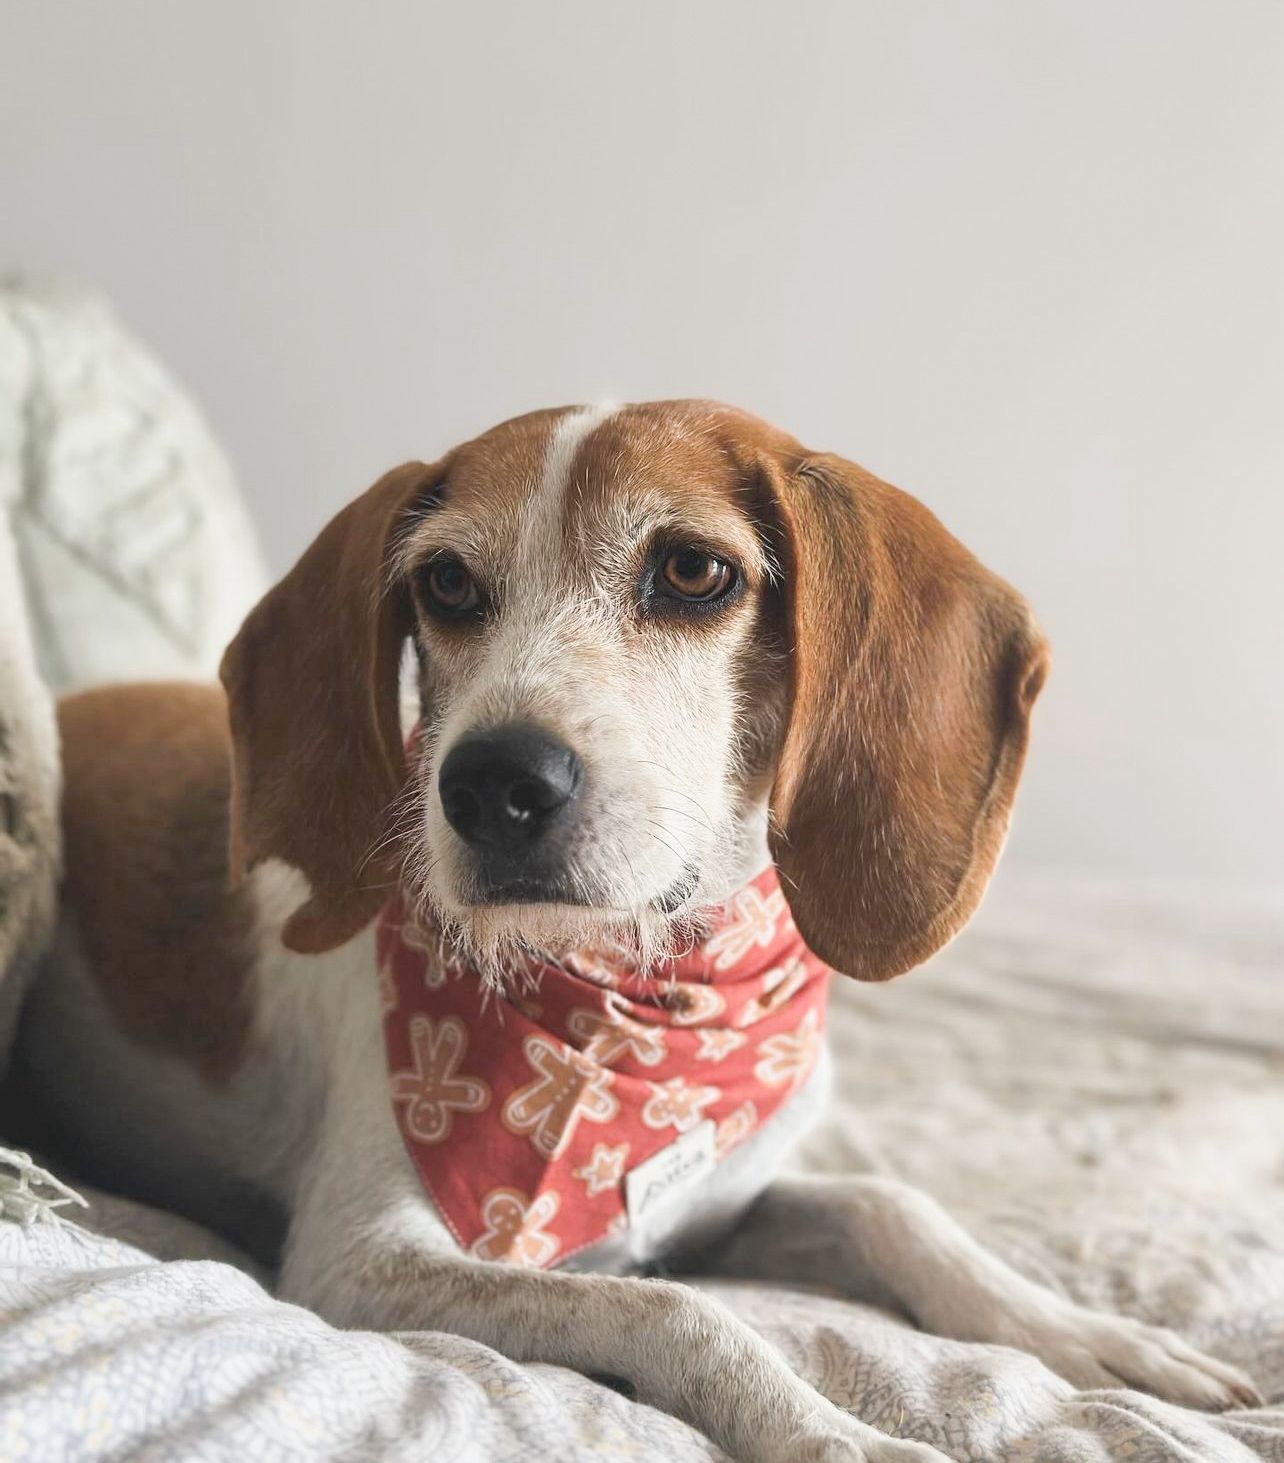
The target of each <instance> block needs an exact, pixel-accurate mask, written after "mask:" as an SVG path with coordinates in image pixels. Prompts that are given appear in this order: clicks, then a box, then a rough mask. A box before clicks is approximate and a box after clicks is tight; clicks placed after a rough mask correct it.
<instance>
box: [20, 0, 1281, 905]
mask: <svg viewBox="0 0 1284 1463" xmlns="http://www.w3.org/2000/svg"><path fill="white" fill-rule="evenodd" d="M1282 21H1284V7H1281V6H1280V5H1279V4H1278V0H1204V3H1191V0H1128V3H1119V0H1095V3H1094V0H1064V3H1047V0H1002V3H999V0H968V3H963V4H960V3H956V0H937V3H927V0H913V3H908V0H907V3H894V0H877V3H875V0H833V3H798V0H792V3H788V4H785V3H780V4H776V5H767V4H754V3H747V0H718V3H683V4H674V3H667V0H652V3H649V4H646V5H630V6H625V5H620V4H616V3H611V0H593V3H551V0H550V3H545V4H527V3H517V0H512V3H508V4H498V5H484V4H472V5H455V6H450V7H446V6H437V5H432V4H426V3H422V0H377V3H376V0H371V3H363V4H356V3H348V4H337V3H317V0H292V3H286V0H272V3H267V4H259V3H255V4H250V3H246V0H239V3H227V0H221V3H214V0H201V3H191V0H187V3H172V4H159V3H150V4H148V3H138V0H134V3H130V0H113V3H111V4H90V3H58V0H43V3H39V4H36V3H30V0H21V3H19V0H0V108H2V109H3V113H2V114H0V249H4V250H7V252H8V255H9V258H10V260H11V262H13V263H16V264H21V265H23V266H26V267H28V268H35V269H38V270H42V271H45V272H54V273H60V274H66V275H72V276H76V277H79V278H81V279H83V280H86V281H91V282H93V283H95V284H97V285H99V286H100V287H102V288H103V289H104V290H106V291H107V292H108V293H109V294H110V295H111V296H113V297H114V299H115V300H116V302H117V304H118V306H119V308H120V310H121V312H122V314H123V315H124V317H125V318H126V319H127V320H128V321H130V322H131V323H132V324H133V325H134V326H135V327H136V328H137V329H138V330H139V331H140V332H141V333H142V334H143V336H144V337H145V338H146V339H148V340H149V341H150V342H151V343H152V344H153V345H154V346H155V347H157V348H158V349H159V351H160V352H161V353H162V354H163V355H164V356H165V357H166V358H167V359H168V360H169V361H170V362H171V364H172V365H173V366H174V367H175V368H176V370H177V371H178V372H179V374H180V375H181V376H182V377H183V378H184V379H185V380H186V381H187V382H188V384H189V385H190V386H192V387H193V388H194V390H195V391H196V392H197V394H198V395H199V397H200V398H201V399H202V400H203V402H204V403H205V405H206V408H207V412H208V415H209V416H210V418H211V420H212V422H213V424H214V426H215V428H216V430H217V431H218V432H219V433H220V434H221V436H222V437H223V439H224V441H225V442H226V443H227V444H228V446H229V448H230V450H231V452H232V454H233V456H234V458H235V460H236V461H237V463H238V464H239V467H240V469H241V472H242V475H243V478H244V481H245V484H246V486H247V489H248V491H249V493H250V494H251V498H252V502H253V505H254V508H255V510H256V512H257V515H258V518H259V521H260V523H261V525H262V528H263V532H264V535H265V537H266V540H267V544H268V548H269V552H270V554H271V555H272V557H273V559H274V560H275V562H276V563H277V564H278V565H279V566H284V565H285V564H286V563H287V562H288V561H289V560H290V559H291V558H292V556H293V555H294V554H295V553H296V552H297V551H298V550H299V549H301V548H302V546H303V544H304V543H305V541H306V540H307V539H308V538H309V537H310V535H311V534H312V532H313V531H314V530H315V529H316V528H317V527H318V526H319V525H320V523H321V522H322V520H323V519H324V518H325V517H326V516H327V515H328V514H329V513H330V512H331V511H332V510H333V509H335V508H337V507H338V506H339V505H340V504H341V503H342V502H343V501H345V500H346V499H347V498H348V497H350V496H352V495H353V494H354V493H355V492H356V490H358V489H359V488H361V487H362V486H363V485H364V484H365V483H366V482H367V481H368V480H370V479H371V478H372V477H373V476H374V475H375V474H376V473H377V472H378V471H379V470H380V469H381V468H382V467H384V466H386V465H388V464H389V463H391V462H393V461H395V460H398V459H400V458H402V457H405V456H409V455H414V454H433V453H436V452H437V451H439V450H440V449H441V448H443V447H445V446H446V445H448V444H449V443H450V442H451V441H452V440H454V439H457V438H459V437H461V436H464V435H466V434H469V433H471V432H473V431H474V430H476V429H479V428H481V427H483V426H486V425H489V424H490V423H491V422H493V421H495V420H498V419H500V418H502V417H504V416H507V415H509V414H511V413H513V412H516V411H520V410H522V409H525V408H528V407H532V406H537V405H546V404H550V403H555V402H560V401H568V400H583V399H586V398H592V397H595V396H600V395H605V394H611V395H618V396H622V397H625V398H637V397H647V396H657V395H666V396H667V395H681V394H701V395H712V396H718V397H723V398H725V399H728V400H731V401H734V402H737V403H739V404H741V405H744V406H747V407H750V408H753V409H755V410H757V411H759V412H761V413H762V414H764V415H766V416H769V417H772V418H775V419H777V420H778V421H779V422H781V423H782V424H783V425H785V426H787V427H789V428H791V429H792V430H793V431H794V432H796V433H797V434H798V435H800V436H801V437H802V438H803V439H804V440H805V441H806V442H807V443H808V444H809V445H812V446H814V447H817V448H828V449H833V450H837V451H841V452H843V453H845V454H847V455H849V456H853V457H856V458H858V459H859V460H861V461H863V462H864V463H865V464H866V465H867V466H869V467H871V468H873V469H874V470H876V471H878V472H879V473H881V474H882V475H884V476H885V477H888V478H890V479H891V480H892V481H894V482H897V483H899V484H901V485H902V486H905V487H908V488H910V489H912V490H913V491H915V492H917V493H918V494H919V496H921V497H922V498H924V499H925V500H926V501H927V502H928V503H930V504H931V505H932V506H933V507H934V508H935V509H936V510H937V511H938V512H939V513H940V514H941V516H942V517H943V518H944V519H945V520H946V522H947V523H948V524H949V525H950V526H951V527H952V528H954V530H955V531H956V532H957V533H958V534H959V535H960V536H961V537H962V538H963V539H964V540H965V541H967V542H968V543H969V544H970V545H971V546H972V547H973V548H975V549H976V550H977V551H978V552H979V553H980V554H981V556H982V557H983V558H985V559H986V560H987V561H988V562H990V563H991V564H992V565H993V566H994V567H996V568H997V569H999V570H1000V571H1001V572H1003V573H1005V574H1006V575H1008V576H1009V577H1010V578H1011V579H1013V580H1014V581H1015V582H1016V583H1017V584H1018V585H1019V586H1020V587H1021V588H1022V589H1023V590H1025V591H1026V593H1028V594H1029V595H1030V597H1031V598H1032V599H1033V601H1034V602H1035V605H1036V607H1037V608H1038V610H1039V611H1040V613H1041V615H1042V618H1043V620H1044V622H1045V624H1046V627H1047V629H1048V630H1049V632H1050V634H1051V636H1052V639H1053V642H1054V646H1055V653H1056V661H1055V668H1054V674H1053V677H1052V681H1051V683H1050V688H1049V691H1048V693H1047V695H1046V698H1045V700H1044V702H1043V704H1042V706H1041V709H1040V711H1039V713H1038V719H1037V727H1036V738H1035V751H1034V758H1033V763H1032V767H1031V771H1030V775H1029V778H1028V781H1027V785H1026V788H1025V791H1024V794H1023V798H1022V802H1021V805H1020V817H1019V823H1018V828H1017V831H1016V834H1015V837H1014V840H1013V844H1012V846H1011V855H1010V856H1011V857H1012V858H1013V859H1014V860H1016V861H1027V862H1033V863H1040V864H1077V865H1083V866H1088V867H1091V868H1095V869H1101V870H1106V871H1110V870H1122V871H1127V872H1132V873H1177V874H1183V875H1193V876H1211V877H1218V878H1220V877H1226V878H1234V879H1240V880H1245V879H1246V880H1250V881H1253V882H1261V881H1263V880H1266V879H1279V878H1281V877H1284V829H1282V828H1281V815H1282V814H1284V755H1282V749H1284V606H1282V604H1281V599H1282V595H1281V572H1280V566H1281V561H1282V560H1284V492H1282V482H1281V471H1280V469H1281V466H1284V461H1282V458H1284V453H1282V451H1281V447H1282V442H1284V435H1282V432H1281V421H1280V408H1281V405H1282V403H1284V366H1282V353H1281V315H1282V294H1281V267H1280V260H1281V258H1282V257H1284V253H1282V246H1284V237H1282V228H1281V223H1282V217H1284V209H1282V207H1281V170H1280V162H1281V142H1280V139H1281V130H1280V124H1281V121H1282V120H1284V111H1282V109H1281V102H1280V92H1281V89H1280V81H1281V50H1280V47H1281V40H1282V38H1284V33H1282Z"/></svg>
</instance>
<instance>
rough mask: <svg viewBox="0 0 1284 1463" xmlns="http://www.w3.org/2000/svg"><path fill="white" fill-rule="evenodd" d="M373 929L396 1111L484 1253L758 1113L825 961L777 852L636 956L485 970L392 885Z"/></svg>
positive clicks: (449, 1215)
mask: <svg viewBox="0 0 1284 1463" xmlns="http://www.w3.org/2000/svg"><path fill="white" fill-rule="evenodd" d="M377 949H378V956H379V981H380V990H381V992H382V995H383V1001H384V1010H385V1021H384V1035H385V1038H386V1042H387V1051H388V1071H389V1074H390V1079H391V1086H392V1102H393V1107H394V1109H395V1111H396V1114H397V1123H398V1126H399V1127H400V1128H401V1133H402V1137H403V1138H404V1139H405V1142H406V1148H407V1150H408V1151H409V1153H410V1157H411V1160H412V1161H413V1163H414V1165H415V1167H416V1169H417V1170H418V1172H419V1177H420V1179H421V1180H422V1182H423V1186H424V1188H425V1190H426V1191H427V1192H428V1194H429V1196H430V1197H431V1198H432V1200H433V1203H434V1204H435V1205H436V1207H437V1210H438V1212H439V1213H440V1214H441V1217H442V1219H443V1220H445V1222H446V1223H447V1224H448V1225H449V1226H450V1229H451V1232H452V1233H453V1234H454V1236H455V1238H456V1240H458V1242H459V1244H460V1247H461V1248H463V1249H466V1250H468V1251H469V1252H470V1253H471V1254H474V1255H477V1256H480V1257H481V1258H482V1259H487V1260H509V1261H512V1262H514V1263H517V1264H522V1265H536V1266H545V1265H554V1264H558V1263H560V1262H561V1261H563V1260H565V1259H567V1258H568V1257H569V1256H571V1255H573V1254H574V1253H575V1252H576V1251H577V1250H582V1249H584V1248H586V1247H587V1246H589V1245H592V1244H595V1243H596V1242H597V1241H598V1240H601V1239H603V1238H605V1237H606V1236H608V1235H612V1234H617V1233H619V1232H620V1231H621V1230H622V1229H624V1228H626V1227H627V1225H628V1222H629V1219H630V1217H632V1218H634V1219H636V1218H637V1217H638V1215H640V1214H641V1213H643V1212H646V1209H645V1206H646V1204H647V1203H648V1202H649V1199H650V1198H651V1197H653V1196H654V1195H655V1194H656V1193H657V1192H658V1193H661V1194H663V1193H664V1192H665V1191H666V1190H669V1189H671V1188H672V1187H673V1186H674V1185H675V1184H676V1183H678V1182H679V1181H681V1182H682V1183H685V1182H687V1181H688V1180H689V1179H690V1178H691V1177H692V1176H693V1175H698V1174H699V1173H700V1172H707V1171H708V1169H709V1168H711V1167H712V1166H713V1165H714V1163H716V1161H717V1160H719V1159H721V1158H722V1157H723V1156H724V1155H725V1154H727V1153H728V1152H729V1151H730V1150H731V1149H732V1148H734V1147H735V1146H736V1145H737V1144H738V1143H742V1142H743V1141H744V1140H745V1139H746V1138H747V1137H748V1136H749V1135H750V1134H751V1133H752V1132H753V1131H754V1130H755V1129H756V1128H758V1127H760V1126H761V1125H762V1124H763V1123H765V1122H766V1121H767V1119H768V1118H769V1117H771V1115H772V1114H773V1113H774V1112H775V1111H776V1109H777V1108H779V1107H780V1106H781V1104H782V1103H784V1102H785V1100H786V1099H787V1098H789V1097H790V1096H792V1094H793V1093H794V1092H795V1091H796V1090H797V1089H798V1087H799V1086H800V1085H801V1084H802V1082H803V1081H804V1079H805V1078H806V1077H807V1075H808V1074H809V1073H810V1071H811V1070H812V1067H813V1066H814V1064H815V1061H816V1056H817V1053H818V1051H819V1047H820V1038H821V1032H822V1029H823V1026H824V1018H825V996H826V993H827V990H828V984H829V971H828V969H827V968H826V967H825V966H824V965H822V964H821V962H820V961H819V960H818V959H817V958H816V957H815V956H814V955H813V954H812V953H811V951H809V950H808V949H807V947H806V946H805V945H804V944H803V942H802V937H801V936H800V935H799V933H798V930H797V928H796V927H795V925H794V922H793V920H792V919H791V918H790V915H789V911H788V909H787V908H786V906H785V899H784V895H783V894H782V893H781V891H780V885H779V883H778V881H777V879H776V872H775V870H774V869H768V870H766V871H765V872H764V873H762V874H760V875H759V876H758V877H757V878H756V879H755V880H754V881H753V882H752V883H751V884H750V885H748V886H747V887H746V888H744V889H742V890H741V891H740V893H738V894H737V895H735V896H734V898H733V899H732V900H731V901H730V903H729V904H728V905H727V906H726V909H725V911H724V912H723V915H722V917H721V919H720V920H719V921H718V923H717V924H715V926H714V928H713V932H712V933H711V934H710V935H709V936H708V937H707V938H706V939H705V940H704V941H703V943H702V944H700V945H698V946H696V947H695V949H693V950H692V951H691V952H690V953H689V954H687V955H684V956H682V957H680V958H678V959H676V960H673V961H669V962H666V963H665V964H663V965H661V966H659V967H657V968H656V970H655V971H654V972H653V973H652V974H650V975H647V976H640V975H638V974H637V973H636V972H634V971H630V970H628V969H627V968H619V967H613V966H610V965H608V964H606V963H605V962H604V960H603V959H602V958H601V957H599V956H596V955H577V956H571V957H569V958H568V959H567V960H566V961H565V962H564V963H563V964H562V965H552V964H542V963H535V964H533V965H532V967H531V969H530V972H529V979H527V978H525V976H523V978H522V979H520V980H519V981H518V982H517V983H516V984H517V985H518V987H519V989H517V990H516V991H514V992H512V993H509V994H496V993H495V992H494V991H488V990H484V989H483V987H482V985H481V983H480V981H479V979H478V977H477V975H476V973H475V972H474V971H471V970H469V969H467V968H466V967H464V966H461V965H459V964H457V963H455V962H452V961H451V960H450V959H449V957H448V956H447V955H446V954H445V953H444V952H443V949H442V942H441V938H440V936H439V935H438V934H437V932H436V931H434V930H426V929H424V928H421V927H420V926H419V925H417V924H416V923H414V921H413V920H412V918H411V916H410V914H409V912H408V910H407V906H406V905H405V903H404V902H403V900H402V897H401V895H400V893H398V894H397V895H395V896H394V897H393V898H392V899H391V900H390V901H389V903H388V904H387V906H386V907H385V908H384V911H383V913H382V915H381V916H380V918H379V926H378V935H377ZM648 1160H650V1163H648Z"/></svg>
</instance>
